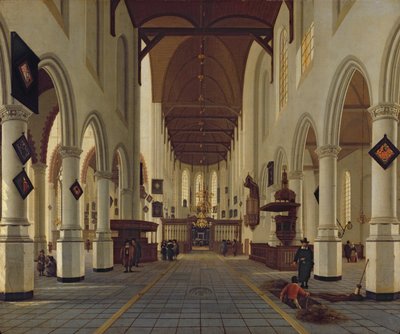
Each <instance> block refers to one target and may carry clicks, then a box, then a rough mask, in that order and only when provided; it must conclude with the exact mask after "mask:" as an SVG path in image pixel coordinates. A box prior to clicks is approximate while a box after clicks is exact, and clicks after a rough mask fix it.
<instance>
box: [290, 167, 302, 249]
mask: <svg viewBox="0 0 400 334" xmlns="http://www.w3.org/2000/svg"><path fill="white" fill-rule="evenodd" d="M288 176H289V188H290V189H291V190H293V191H294V193H295V194H296V203H299V204H300V206H299V207H298V208H297V212H296V216H297V220H296V237H295V238H294V240H293V244H294V245H300V240H301V239H303V172H302V171H292V172H290V173H289V175H288Z"/></svg>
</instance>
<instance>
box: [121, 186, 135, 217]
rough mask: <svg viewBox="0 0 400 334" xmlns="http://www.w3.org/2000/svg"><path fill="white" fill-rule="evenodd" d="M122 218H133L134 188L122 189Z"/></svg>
mask: <svg viewBox="0 0 400 334" xmlns="http://www.w3.org/2000/svg"><path fill="white" fill-rule="evenodd" d="M120 203H121V212H120V215H121V219H132V213H133V208H132V206H133V190H132V189H129V188H123V189H121V200H120Z"/></svg>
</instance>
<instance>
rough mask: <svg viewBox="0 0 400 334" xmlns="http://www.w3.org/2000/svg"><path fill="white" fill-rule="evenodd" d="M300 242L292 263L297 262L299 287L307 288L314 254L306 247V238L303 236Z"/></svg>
mask: <svg viewBox="0 0 400 334" xmlns="http://www.w3.org/2000/svg"><path fill="white" fill-rule="evenodd" d="M300 242H301V247H299V249H298V250H297V252H296V255H295V256H294V261H293V264H296V263H297V264H298V280H299V282H300V283H301V287H302V288H305V289H308V280H309V279H310V275H311V270H312V268H313V266H314V254H313V252H312V250H311V249H310V248H309V247H308V244H309V241H308V240H307V238H304V239H303V240H301V241H300Z"/></svg>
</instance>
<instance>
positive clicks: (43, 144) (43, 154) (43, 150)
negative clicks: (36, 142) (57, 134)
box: [40, 105, 60, 164]
mask: <svg viewBox="0 0 400 334" xmlns="http://www.w3.org/2000/svg"><path fill="white" fill-rule="evenodd" d="M59 111H60V108H59V107H58V105H56V106H55V107H53V110H52V111H50V112H49V113H48V114H47V117H46V120H45V122H44V126H43V131H42V138H41V139H40V162H42V163H44V164H45V163H46V161H47V149H48V145H49V137H50V132H51V129H52V127H53V124H54V121H55V119H56V117H57V115H58V113H59Z"/></svg>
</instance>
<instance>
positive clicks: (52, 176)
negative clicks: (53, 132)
mask: <svg viewBox="0 0 400 334" xmlns="http://www.w3.org/2000/svg"><path fill="white" fill-rule="evenodd" d="M60 148H61V145H60V144H58V145H57V146H56V147H55V148H54V150H53V152H52V153H51V158H50V166H49V182H50V183H53V184H54V186H55V188H56V189H57V186H56V185H57V175H58V173H59V171H60V169H61V165H62V159H61V155H60Z"/></svg>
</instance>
